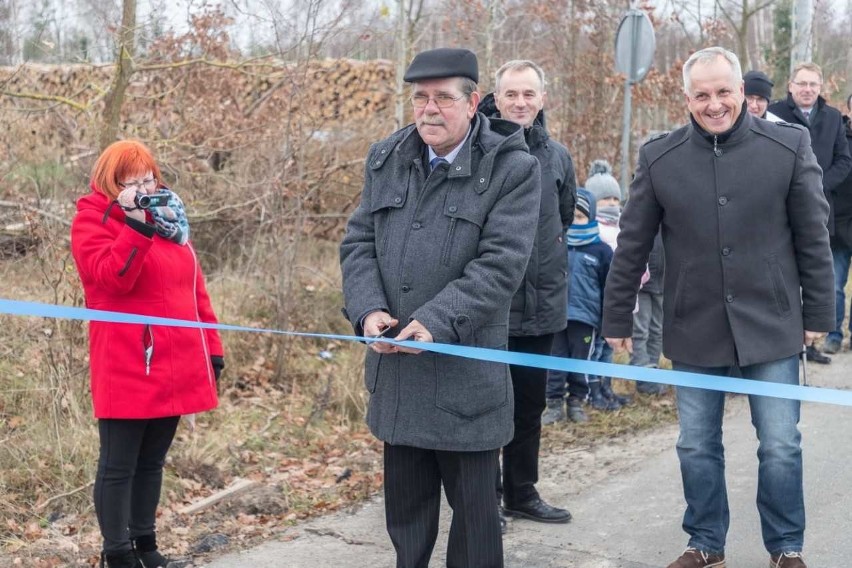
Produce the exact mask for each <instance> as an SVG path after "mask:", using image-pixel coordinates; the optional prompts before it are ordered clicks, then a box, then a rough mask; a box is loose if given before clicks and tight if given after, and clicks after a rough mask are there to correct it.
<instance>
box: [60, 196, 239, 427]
mask: <svg viewBox="0 0 852 568" xmlns="http://www.w3.org/2000/svg"><path fill="white" fill-rule="evenodd" d="M109 203H110V202H109V200H108V198H107V197H106V196H104V195H103V194H101V193H99V192H96V191H93V192H92V193H91V194H89V195H87V196H85V197H82V198H81V199H80V200H79V201H77V215H76V216H75V217H74V221H73V223H72V225H71V252H72V253H73V255H74V261H75V262H76V264H77V271H78V272H79V274H80V280H82V282H83V290H84V291H85V294H86V306H87V307H89V308H92V309H97V310H109V311H115V312H127V313H134V314H141V315H150V316H160V317H169V318H177V319H185V320H194V321H202V322H209V323H215V322H216V321H217V320H216V315H215V314H214V313H213V308H212V306H211V305H210V298H209V296H208V295H207V290H206V288H205V286H204V276H203V274H202V273H201V267H200V265H199V263H198V259H197V258H196V256H195V251H194V250H193V248H192V245H191V244H187V245H185V246H181V245H178V244H176V243H174V242H172V241H169V240H167V239H163V238H161V237H160V236H159V235H154V236H153V237H151V238H149V237H147V236H145V235H143V234H142V233H140V232H139V231H136V230H135V229H132V228H130V227H129V226H127V225H126V224H125V217H124V211H122V209H121V208H120V207H118V206H115V207H112V208H110V209H109V213H108V214H107V208H108V206H109ZM151 347H153V350H152V351H151V352H150V366H149V367H148V366H146V358H147V357H146V350H147V349H148V348H151ZM89 355H90V357H89V359H90V361H89V365H90V367H91V386H92V398H93V399H94V410H95V417H96V418H160V417H164V416H178V415H182V414H192V413H196V412H202V411H205V410H210V409H211V408H215V407H216V405H217V404H218V399H217V396H216V380H215V376H214V374H213V367H212V365H211V361H210V358H211V356H219V357H221V356H222V342H221V340H220V339H219V334H218V333H217V332H216V331H214V330H203V329H194V328H181V327H166V326H160V325H142V324H125V323H107V322H94V321H93V322H90V323H89Z"/></svg>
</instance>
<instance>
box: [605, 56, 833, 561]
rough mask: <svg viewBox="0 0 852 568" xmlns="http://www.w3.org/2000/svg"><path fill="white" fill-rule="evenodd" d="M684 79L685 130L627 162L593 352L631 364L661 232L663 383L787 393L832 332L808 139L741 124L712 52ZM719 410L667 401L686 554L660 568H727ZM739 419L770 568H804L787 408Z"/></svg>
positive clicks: (735, 88) (795, 448)
mask: <svg viewBox="0 0 852 568" xmlns="http://www.w3.org/2000/svg"><path fill="white" fill-rule="evenodd" d="M683 77H684V93H685V95H686V102H687V106H688V108H689V111H690V115H691V117H690V118H691V121H690V124H688V125H686V126H683V127H681V128H679V129H677V130H675V131H673V132H671V133H669V134H668V135H662V136H659V137H657V138H655V139H652V140H651V141H649V142H647V143H646V144H645V145H644V146H643V147H642V148H641V150H640V152H639V164H638V168H637V170H636V176H635V178H634V180H633V183H632V184H631V187H630V200H629V201H628V202H627V206H626V207H625V209H624V213H623V214H622V216H621V232H620V234H619V236H618V248H617V249H616V251H615V257H614V259H613V262H612V267H611V268H610V272H609V277H608V278H607V283H606V290H605V296H604V316H603V334H604V337H606V338H607V341H608V342H609V343H610V345H612V346H613V348H614V349H616V350H624V349H625V348H626V349H630V348H631V340H630V335H631V332H632V330H633V309H634V306H635V303H636V293H637V290H638V289H639V281H640V277H641V275H642V272H643V271H644V270H645V264H646V263H647V262H648V256H649V253H650V251H651V247H652V246H653V244H654V237H655V235H656V234H657V231H658V229H660V230H661V231H662V238H663V250H664V251H665V252H664V254H665V260H666V275H665V285H664V287H665V290H666V295H665V297H664V300H663V352H664V353H665V355H666V357H668V358H669V359H671V360H672V364H673V367H674V368H675V369H677V370H681V371H691V372H697V373H702V374H705V375H722V376H726V375H727V376H731V375H734V374H735V373H737V372H740V371H741V373H742V376H744V377H747V378H749V379H753V380H757V381H764V382H776V383H784V384H798V382H799V373H798V356H799V354H800V352H801V349H802V342H803V341H804V342H805V343H806V344H810V343H812V342H813V341H814V340H815V339H817V338H818V337H819V336H820V335H821V333H820V332H823V331H829V330H831V329H833V328H834V290H833V284H832V282H833V278H832V261H831V250H830V249H829V244H828V230H827V228H826V223H827V221H828V211H829V208H828V203H827V201H826V199H825V196H824V195H823V192H822V185H821V180H820V168H819V165H818V164H817V161H816V157H815V156H814V153H813V150H812V149H811V143H810V137H809V135H808V131H807V130H806V129H804V128H802V127H800V126H795V125H791V124H788V123H784V122H782V123H772V122H769V121H766V120H760V119H756V118H754V117H752V116H751V115H750V114H749V113H748V112H747V111H746V105H745V95H744V91H743V79H742V71H741V68H740V64H739V60H738V59H737V56H736V55H734V54H733V53H731V52H730V51H728V50H726V49H722V48H719V47H711V48H707V49H703V50H701V51H698V52H696V53H694V54H693V55H692V56H691V57H690V58H689V59H688V60H687V62H686V63H685V64H684V68H683ZM704 380H705V381H706V382H707V383H708V384H712V382H713V377H712V376H707V377H705V379H704ZM724 404H725V393H724V392H720V391H715V390H707V389H702V388H686V387H678V388H677V407H678V419H679V422H680V436H679V438H678V441H677V452H678V457H679V459H680V465H681V475H682V479H683V489H684V496H685V498H686V502H687V508H686V512H685V513H684V517H683V528H684V530H685V531H686V532H687V533H688V534H689V544H688V547H687V549H686V551H685V552H684V553H683V554H682V555H681V556H680V557H679V558H678V559H677V560H675V561H674V562H673V563H672V564H670V565H669V568H700V567H711V566H714V567H721V566H724V565H725V556H724V555H725V540H726V535H727V531H728V525H729V508H728V499H727V492H726V487H725V459H724V447H723V445H722V416H723V415H724ZM749 404H750V407H751V416H752V423H753V424H754V427H755V430H756V432H757V437H758V439H759V447H758V450H757V455H758V460H759V462H760V466H759V469H758V495H757V508H758V512H759V513H760V519H761V527H762V534H763V540H764V546H765V547H766V550H767V551H768V553H769V556H770V562H771V566H773V567H775V568H804V567H805V566H806V565H805V563H804V560H803V559H802V554H801V552H802V548H803V546H804V530H805V506H804V497H803V483H802V451H801V434H800V433H799V430H798V427H797V424H798V421H799V408H800V403H799V401H796V400H785V399H780V398H774V397H770V396H749Z"/></svg>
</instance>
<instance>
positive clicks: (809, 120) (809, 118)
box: [802, 110, 811, 124]
mask: <svg viewBox="0 0 852 568" xmlns="http://www.w3.org/2000/svg"><path fill="white" fill-rule="evenodd" d="M802 116H804V117H805V122H807V123H808V124H810V123H811V111H809V110H806V111H805V112H803V113H802Z"/></svg>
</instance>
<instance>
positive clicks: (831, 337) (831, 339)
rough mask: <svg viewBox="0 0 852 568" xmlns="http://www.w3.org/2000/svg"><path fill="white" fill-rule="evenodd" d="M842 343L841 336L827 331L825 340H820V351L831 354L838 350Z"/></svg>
mask: <svg viewBox="0 0 852 568" xmlns="http://www.w3.org/2000/svg"><path fill="white" fill-rule="evenodd" d="M842 343H843V336H842V335H841V336H839V337H838V336H837V335H835V334H833V333H829V334H828V337H826V338H825V341H823V342H822V352H823V353H829V354H831V355H833V354H835V353H839V352H840V345H841V344H842Z"/></svg>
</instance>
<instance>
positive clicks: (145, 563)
mask: <svg viewBox="0 0 852 568" xmlns="http://www.w3.org/2000/svg"><path fill="white" fill-rule="evenodd" d="M131 542H132V543H133V550H135V551H136V556H138V557H139V560H140V561H141V564H140V567H141V568H167V567H168V565H169V559H168V558H166V557H165V556H163V555H162V554H160V553H159V552H158V551H157V537H156V535H153V534H146V535H144V536H140V537H136V538H134V539H131Z"/></svg>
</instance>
